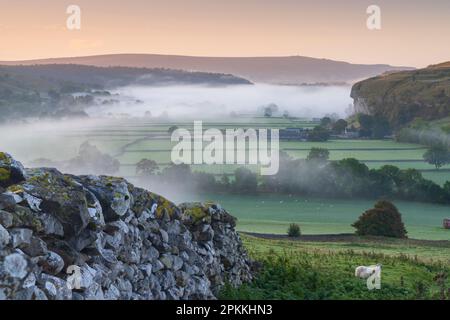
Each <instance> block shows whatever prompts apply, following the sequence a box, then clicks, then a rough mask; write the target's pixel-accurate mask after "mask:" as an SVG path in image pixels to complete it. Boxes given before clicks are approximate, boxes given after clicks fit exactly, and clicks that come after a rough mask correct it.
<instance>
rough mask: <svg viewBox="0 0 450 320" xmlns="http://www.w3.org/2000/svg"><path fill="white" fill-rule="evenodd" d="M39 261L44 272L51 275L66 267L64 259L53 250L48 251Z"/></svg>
mask: <svg viewBox="0 0 450 320" xmlns="http://www.w3.org/2000/svg"><path fill="white" fill-rule="evenodd" d="M39 262H40V265H41V266H42V269H43V270H44V272H46V273H48V274H51V275H57V274H58V273H60V272H61V271H62V270H63V269H64V260H63V259H62V258H61V256H60V255H59V254H57V253H56V252H53V251H48V253H47V255H46V256H45V257H42V258H41V259H40V261H39Z"/></svg>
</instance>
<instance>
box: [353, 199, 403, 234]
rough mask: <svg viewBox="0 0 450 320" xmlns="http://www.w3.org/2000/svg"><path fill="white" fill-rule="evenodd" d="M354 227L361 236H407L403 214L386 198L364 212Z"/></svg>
mask: <svg viewBox="0 0 450 320" xmlns="http://www.w3.org/2000/svg"><path fill="white" fill-rule="evenodd" d="M352 227H354V228H356V234H357V235H360V236H381V237H392V238H407V236H406V234H407V231H406V229H405V225H404V224H403V221H402V215H401V214H400V212H399V211H398V209H397V207H396V206H395V205H394V204H393V203H392V202H389V201H385V200H383V201H378V202H377V203H376V204H375V207H374V208H373V209H369V210H367V211H366V212H364V213H363V214H362V215H361V216H360V217H359V219H358V220H357V221H356V222H355V223H354V224H352Z"/></svg>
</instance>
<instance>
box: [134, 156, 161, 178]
mask: <svg viewBox="0 0 450 320" xmlns="http://www.w3.org/2000/svg"><path fill="white" fill-rule="evenodd" d="M158 169H159V167H158V164H157V163H156V161H154V160H150V159H142V160H141V161H139V162H138V163H137V164H136V175H138V176H151V175H153V174H155V172H156V171H158Z"/></svg>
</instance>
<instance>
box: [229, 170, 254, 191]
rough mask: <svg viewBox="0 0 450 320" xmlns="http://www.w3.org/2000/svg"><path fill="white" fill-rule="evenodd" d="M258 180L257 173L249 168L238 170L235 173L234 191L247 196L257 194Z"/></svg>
mask: <svg viewBox="0 0 450 320" xmlns="http://www.w3.org/2000/svg"><path fill="white" fill-rule="evenodd" d="M257 187H258V180H257V178H256V173H254V172H252V171H250V170H249V169H247V168H243V167H242V168H237V169H236V171H235V172H234V183H233V191H235V192H242V193H247V194H252V193H256V191H257Z"/></svg>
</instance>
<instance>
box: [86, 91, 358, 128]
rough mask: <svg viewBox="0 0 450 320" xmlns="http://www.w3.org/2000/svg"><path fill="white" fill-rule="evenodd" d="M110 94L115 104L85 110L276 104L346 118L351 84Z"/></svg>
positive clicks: (209, 110) (198, 114)
mask: <svg viewBox="0 0 450 320" xmlns="http://www.w3.org/2000/svg"><path fill="white" fill-rule="evenodd" d="M112 93H114V94H118V95H119V96H120V97H121V98H120V99H119V103H117V104H114V105H104V106H95V107H92V108H89V109H88V110H87V112H88V114H89V115H90V116H93V117H103V116H107V115H109V116H116V117H117V116H131V117H143V116H149V115H151V116H153V117H162V118H168V119H170V120H180V119H182V120H202V119H205V120H206V119H209V120H214V119H219V120H222V119H223V117H228V116H229V115H230V114H231V113H236V114H238V115H239V114H251V115H255V114H258V113H259V112H260V110H261V107H264V106H267V105H269V104H276V105H277V106H278V108H279V112H280V115H281V114H282V113H283V112H284V111H288V112H289V114H290V115H291V116H296V117H306V118H314V117H323V116H324V115H325V114H331V113H335V114H337V115H339V116H341V117H344V116H345V115H346V112H347V111H348V108H349V105H351V104H352V99H351V98H350V87H349V86H277V85H267V84H256V85H233V86H226V87H210V86H168V87H124V88H120V89H118V90H115V91H112ZM258 115H262V114H258Z"/></svg>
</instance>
